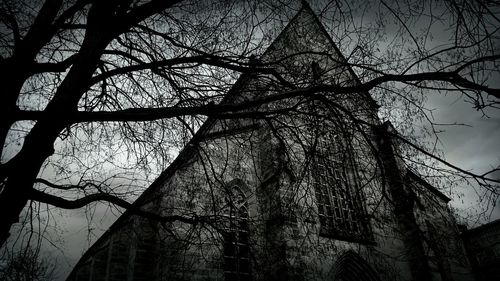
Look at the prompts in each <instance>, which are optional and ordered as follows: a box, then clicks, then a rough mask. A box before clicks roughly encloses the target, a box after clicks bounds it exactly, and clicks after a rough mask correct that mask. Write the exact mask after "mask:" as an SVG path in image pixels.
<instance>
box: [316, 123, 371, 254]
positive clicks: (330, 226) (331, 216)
mask: <svg viewBox="0 0 500 281" xmlns="http://www.w3.org/2000/svg"><path fill="white" fill-rule="evenodd" d="M339 144H340V145H339ZM339 146H340V149H339ZM311 171H312V177H313V185H314V191H315V196H316V206H317V210H318V220H319V235H320V236H324V237H329V238H334V239H339V240H344V241H350V242H361V243H366V244H373V243H374V241H373V240H374V239H373V233H372V230H371V226H370V222H369V220H368V216H367V211H366V207H365V204H364V202H365V201H366V200H365V197H364V195H363V193H362V190H361V188H360V186H359V181H358V180H357V178H359V175H358V173H357V168H356V165H355V161H354V156H353V153H352V148H351V147H350V145H348V144H347V143H346V141H345V140H342V139H341V138H340V137H339V136H338V135H336V134H333V133H331V132H328V133H326V134H324V135H323V136H320V137H318V140H317V143H316V146H315V152H314V157H313V159H312V167H311Z"/></svg>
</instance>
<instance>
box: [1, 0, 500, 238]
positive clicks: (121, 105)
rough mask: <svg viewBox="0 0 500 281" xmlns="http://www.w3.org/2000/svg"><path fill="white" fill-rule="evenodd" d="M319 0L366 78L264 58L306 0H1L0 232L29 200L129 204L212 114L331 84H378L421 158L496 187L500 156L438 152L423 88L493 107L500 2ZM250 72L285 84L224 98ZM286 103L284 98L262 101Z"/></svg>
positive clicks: (427, 168) (254, 111)
mask: <svg viewBox="0 0 500 281" xmlns="http://www.w3.org/2000/svg"><path fill="white" fill-rule="evenodd" d="M310 2H311V3H310V4H311V6H312V8H313V9H314V10H315V12H316V13H317V15H318V18H319V19H320V20H321V21H322V22H323V23H324V24H325V26H326V28H327V32H328V33H329V34H330V35H331V36H332V38H333V41H335V44H337V46H338V48H339V49H340V50H341V52H342V53H343V54H344V56H345V59H346V60H345V61H343V60H341V61H338V63H342V64H344V65H345V66H347V67H350V68H352V69H353V71H354V72H355V73H356V75H357V76H358V78H359V83H357V84H355V85H342V84H333V83H323V82H318V83H314V84H300V83H297V81H298V80H294V79H292V78H291V77H289V76H283V75H281V74H280V72H279V71H277V68H276V65H277V64H278V63H279V62H278V61H266V62H261V61H259V60H258V57H259V56H260V55H261V54H262V52H263V51H264V50H265V49H266V47H268V45H269V43H270V42H271V41H272V40H273V39H274V38H275V37H276V36H277V34H278V32H279V31H280V30H281V29H282V28H283V27H284V25H286V23H287V22H288V21H289V19H290V18H291V17H292V16H293V15H294V14H295V13H296V12H297V11H298V9H300V7H301V5H304V4H301V3H298V1H292V0H283V1H267V0H246V1H224V0H221V1H215V0H214V1H209V0H207V1H190V0H185V1H181V0H178V1H161V0H150V1H132V0H127V1H121V0H113V1H91V0H72V1H62V0H46V1H41V0H40V1H13V0H12V1H10V0H5V1H3V2H2V3H1V6H0V26H1V27H0V32H1V33H0V45H1V47H0V55H1V58H0V75H1V76H0V77H2V84H3V85H2V89H3V90H2V95H1V96H0V99H1V100H0V112H2V113H3V115H2V116H3V117H2V119H1V120H0V140H1V144H2V145H1V146H0V147H1V149H2V151H1V153H2V159H1V164H0V213H2V218H3V219H2V221H1V223H0V242H1V244H4V243H5V241H6V239H7V238H8V236H9V231H10V229H11V227H12V225H13V224H15V223H16V222H18V220H19V216H20V214H21V212H22V210H23V209H24V208H26V207H27V206H28V202H39V203H43V204H49V205H51V206H55V207H59V208H64V209H75V208H82V207H85V206H86V205H88V204H91V203H92V202H96V201H106V202H110V203H113V204H116V205H118V206H120V207H123V208H129V209H131V210H134V207H132V205H131V204H130V203H129V202H130V198H131V196H132V197H133V196H136V195H137V194H138V193H140V191H142V190H143V188H142V189H141V188H140V187H144V185H145V183H146V182H148V181H150V178H148V177H154V176H155V175H158V174H159V172H161V171H162V170H163V169H164V168H165V167H166V166H167V165H168V164H169V163H170V162H171V160H172V157H173V155H175V153H176V152H177V151H178V150H179V149H181V148H182V147H183V145H184V144H186V143H187V142H188V141H189V139H190V138H191V136H192V135H193V134H194V132H196V130H197V129H198V128H199V127H200V126H201V124H202V123H203V122H204V121H205V120H206V118H207V117H217V118H223V119H232V118H238V117H242V116H246V117H249V116H250V115H251V116H252V118H257V119H258V118H266V117H269V116H270V115H271V114H272V115H282V116H286V115H287V114H290V112H292V111H293V110H295V109H296V106H297V104H296V103H295V101H300V97H304V98H305V97H308V96H311V95H314V94H316V93H321V92H333V93H337V94H345V95H355V94H356V93H360V92H368V91H369V92H370V94H371V95H372V96H373V98H374V100H375V101H376V102H377V103H378V104H379V105H380V117H381V118H382V119H384V120H391V121H393V123H394V124H395V127H396V129H397V130H398V133H394V134H393V136H394V137H395V138H397V139H398V140H399V141H400V142H401V143H402V144H403V145H404V146H405V147H406V150H405V152H402V155H401V157H402V158H405V159H407V160H410V165H413V166H414V167H415V168H416V169H419V170H421V171H423V173H424V174H426V173H427V174H428V175H432V176H436V175H438V176H441V177H444V178H445V179H449V178H450V177H452V176H453V177H459V178H462V179H466V180H471V181H474V182H475V183H476V184H478V185H479V186H480V187H481V188H485V189H486V190H488V192H490V194H493V195H498V192H499V190H498V184H499V182H500V180H498V178H496V177H495V176H494V173H495V172H497V171H498V163H492V165H493V166H492V169H491V170H490V171H486V172H482V173H475V172H473V171H468V170H466V169H464V168H462V167H459V166H457V165H455V164H454V163H449V162H447V161H446V159H444V158H443V156H442V155H441V154H440V153H439V151H438V150H437V148H436V146H435V145H434V144H435V141H436V140H437V139H438V135H437V133H438V131H439V130H440V129H439V126H438V125H439V124H435V123H434V122H433V119H432V118H431V115H432V113H431V112H430V111H429V110H427V109H426V108H425V106H424V102H425V100H426V99H427V98H428V97H429V96H431V95H441V94H452V95H456V96H457V99H460V100H463V102H468V103H470V106H471V107H473V108H475V109H477V110H482V111H484V112H485V113H487V111H488V110H497V107H498V104H499V102H500V89H499V84H498V64H499V61H500V50H499V46H500V44H499V39H500V38H499V36H500V32H499V28H500V19H499V16H500V4H499V3H497V2H495V1H455V0H449V1H432V0H429V1H411V0H408V1H403V2H401V1H397V2H389V1H373V2H370V3H368V4H367V3H366V2H365V1H342V0H338V1H327V0H324V1H310ZM305 5H308V4H305ZM246 73H253V74H257V75H262V76H263V77H266V79H269V80H271V81H272V82H273V83H275V84H276V85H279V90H277V91H274V92H273V94H272V95H267V96H264V97H258V98H256V99H253V100H251V101H239V102H236V103H233V104H224V103H223V104H219V102H220V101H221V100H222V98H223V97H224V96H225V95H226V93H227V92H228V90H229V89H230V88H231V87H232V85H233V83H234V82H235V81H236V79H237V77H238V76H239V75H241V74H246ZM297 98H299V99H297ZM284 101H285V102H284ZM286 101H291V102H286ZM277 102H282V104H285V105H286V106H282V107H281V108H280V110H276V111H272V112H270V111H261V110H259V108H260V106H261V105H269V104H273V103H277ZM415 124H425V126H424V128H426V131H424V132H420V131H418V132H417V131H416V129H415V126H414V125H415ZM364 125H370V124H364ZM429 136H434V137H433V138H432V141H429ZM134 211H136V212H139V213H140V212H141V211H140V210H134ZM143 215H147V214H143ZM163 219H170V220H182V219H186V218H180V217H171V218H163Z"/></svg>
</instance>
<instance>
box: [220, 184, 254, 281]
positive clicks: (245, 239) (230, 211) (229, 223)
mask: <svg viewBox="0 0 500 281" xmlns="http://www.w3.org/2000/svg"><path fill="white" fill-rule="evenodd" d="M223 217H224V228H225V229H224V231H223V239H224V245H223V255H224V260H223V270H224V280H225V281H247V280H251V278H250V248H249V233H248V230H249V228H248V202H247V198H246V196H245V193H244V192H243V190H242V189H241V183H240V181H233V182H232V183H231V184H229V185H227V186H226V196H225V205H224V207H223Z"/></svg>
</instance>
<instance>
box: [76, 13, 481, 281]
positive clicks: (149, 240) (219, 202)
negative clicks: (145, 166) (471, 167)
mask: <svg viewBox="0 0 500 281" xmlns="http://www.w3.org/2000/svg"><path fill="white" fill-rule="evenodd" d="M249 64H250V65H252V64H254V65H255V69H256V71H255V72H249V73H244V74H242V75H241V77H240V78H239V79H238V80H237V81H236V83H235V84H234V86H233V87H232V89H231V90H230V91H229V92H228V93H227V95H226V97H225V98H224V99H223V100H222V102H221V105H227V106H231V105H239V104H245V103H246V104H251V106H249V107H247V108H244V109H241V108H239V111H237V112H235V113H227V114H220V115H219V116H212V117H210V118H208V120H207V121H206V122H205V124H204V125H203V126H202V127H201V128H200V129H199V130H198V131H197V133H196V134H195V136H194V137H193V138H192V139H191V140H190V141H189V143H188V144H187V145H186V146H185V147H184V149H183V150H182V151H181V152H180V154H179V156H178V157H177V158H176V159H175V160H174V162H173V163H172V164H171V165H170V167H168V168H167V169H166V170H165V171H164V172H163V173H162V174H161V175H160V176H159V178H158V179H157V180H156V181H155V182H154V183H153V184H152V185H151V186H150V187H149V188H148V189H147V190H146V191H145V192H144V194H143V195H141V196H140V197H139V199H138V200H137V201H136V202H135V203H134V206H135V208H136V209H135V210H128V211H126V212H125V214H124V215H122V216H121V217H120V218H119V219H118V220H117V221H116V222H115V223H114V224H113V225H112V226H111V227H110V229H109V230H108V231H106V232H105V233H104V234H103V235H102V237H100V238H99V239H98V240H97V242H95V243H94V244H93V245H92V246H91V247H90V249H89V250H88V251H87V252H86V253H85V254H84V255H83V256H82V258H81V259H80V261H79V262H78V263H77V265H76V266H75V268H74V269H73V271H72V272H71V274H70V276H69V277H68V280H71V281H90V280H91V281H98V280H103V281H117V280H135V281H139V280H148V281H149V280H158V281H159V280H179V281H180V280H214V281H215V280H221V281H251V280H252V281H253V280H255V281H260V280H262V281H264V280H274V281H279V280H330V281H333V280H336V281H340V280H343V281H354V280H358V281H379V280H380V281H382V280H401V281H406V280H407V281H410V280H415V281H416V280H443V281H444V280H446V281H449V280H456V281H459V280H463V281H465V280H474V279H473V278H474V277H473V274H472V271H471V267H470V264H469V261H468V259H467V257H466V254H465V248H464V245H463V243H462V240H461V238H460V235H459V231H458V228H457V226H456V223H455V221H454V219H453V217H452V215H451V213H450V210H449V208H448V205H447V204H448V202H449V201H450V199H449V198H448V197H447V196H445V195H444V194H443V193H441V192H440V191H438V190H437V189H436V188H435V187H433V186H431V185H430V184H428V183H427V182H426V181H424V180H423V179H422V178H421V177H420V176H419V175H418V173H417V171H412V170H411V169H409V168H408V166H407V165H406V164H405V163H404V161H403V160H402V159H401V157H399V156H400V155H401V152H400V149H401V148H400V146H399V141H398V138H397V137H396V136H397V132H396V130H395V129H394V128H393V127H392V125H391V124H390V123H388V122H385V123H382V122H381V121H380V120H379V118H378V114H377V109H378V106H377V104H376V102H375V101H374V100H373V99H372V98H371V96H370V95H369V93H368V92H365V91H359V90H358V91H352V92H349V91H347V90H345V89H349V88H350V87H351V88H352V89H355V88H356V86H357V85H360V81H359V79H358V78H357V77H356V75H355V73H354V71H353V70H352V68H351V67H350V66H349V64H348V62H347V60H346V59H345V57H344V56H343V55H342V54H341V52H340V50H339V49H338V48H337V46H336V45H335V44H334V42H333V40H332V39H331V37H330V36H329V35H328V33H327V31H326V30H325V28H324V27H323V25H322V24H321V22H320V21H319V19H318V17H317V16H316V15H315V14H314V12H313V11H312V10H311V8H310V7H309V6H308V5H307V4H303V7H302V8H301V9H300V11H299V12H298V13H297V15H295V17H294V18H292V19H291V21H290V22H289V23H288V25H287V26H286V27H285V28H284V30H283V31H282V32H281V33H280V34H279V35H278V36H277V38H276V39H275V40H274V41H273V42H272V43H271V45H270V46H269V47H268V48H267V50H266V51H265V52H264V53H263V54H260V55H258V56H256V57H255V58H254V60H253V61H251V62H249ZM262 67H265V68H267V69H269V68H272V69H274V70H275V71H274V72H269V71H267V72H263V71H259V68H262ZM324 84H328V85H338V86H339V87H342V88H343V89H344V90H343V91H339V92H335V91H321V85H324ZM308 89H311V91H310V94H307V91H308ZM318 89H319V90H318ZM283 95H286V99H283V98H280V97H282V96H283ZM138 210H140V211H138ZM141 212H142V213H144V214H138V213H141ZM148 214H149V215H148Z"/></svg>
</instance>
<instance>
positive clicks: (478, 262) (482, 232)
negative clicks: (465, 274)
mask: <svg viewBox="0 0 500 281" xmlns="http://www.w3.org/2000/svg"><path fill="white" fill-rule="evenodd" d="M462 236H463V239H464V242H465V247H466V249H467V253H468V254H469V259H470V262H471V264H472V269H473V271H474V274H475V276H476V279H477V280H497V279H498V278H499V277H500V220H496V221H493V222H490V223H488V224H485V225H482V226H480V227H476V228H473V229H469V230H465V231H463V232H462Z"/></svg>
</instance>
